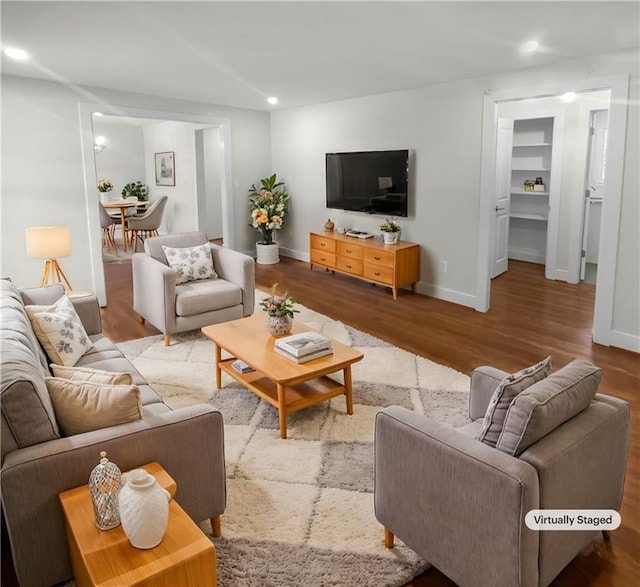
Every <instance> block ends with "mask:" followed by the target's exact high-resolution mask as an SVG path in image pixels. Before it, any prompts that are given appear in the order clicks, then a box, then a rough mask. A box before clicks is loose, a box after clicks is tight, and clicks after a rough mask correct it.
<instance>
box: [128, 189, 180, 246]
mask: <svg viewBox="0 0 640 587" xmlns="http://www.w3.org/2000/svg"><path fill="white" fill-rule="evenodd" d="M168 199H169V198H168V196H161V197H159V198H158V199H157V200H156V201H155V202H153V203H152V204H151V205H150V206H149V208H148V209H147V211H146V212H145V213H144V214H141V215H139V216H131V217H130V218H127V220H126V222H127V226H126V230H127V231H130V234H131V236H130V238H131V248H132V249H133V250H134V251H135V250H136V246H137V240H138V239H140V241H141V242H142V241H144V239H145V238H147V237H149V236H158V227H159V226H160V223H161V222H162V216H163V214H164V209H165V206H166V205H167V200H168Z"/></svg>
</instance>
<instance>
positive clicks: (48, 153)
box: [1, 76, 271, 290]
mask: <svg viewBox="0 0 640 587" xmlns="http://www.w3.org/2000/svg"><path fill="white" fill-rule="evenodd" d="M81 102H82V103H86V102H95V103H103V104H111V105H114V106H117V107H129V108H139V109H151V110H156V111H160V112H177V113H187V114H192V115H202V116H208V117H219V118H226V119H228V120H230V127H231V161H232V178H231V180H232V182H233V183H232V185H233V186H234V189H233V196H234V210H235V224H236V225H235V234H236V248H238V249H240V250H246V251H253V249H254V245H253V243H254V242H255V234H254V231H253V230H251V229H250V228H249V227H248V226H247V224H248V221H247V218H248V205H247V191H248V189H249V186H251V184H252V183H254V182H255V181H256V180H257V179H258V178H260V177H265V176H266V175H267V174H268V173H270V170H271V155H270V117H269V114H268V113H266V112H258V111H252V110H245V109H239V108H229V107H224V106H215V105H210V104H199V103H196V102H189V101H185V100H172V99H165V98H160V97H157V96H146V95H143V94H133V93H127V92H116V91H111V90H105V89H102V88H78V87H74V86H67V85H64V84H60V83H57V82H50V81H42V80H34V79H28V78H21V77H16V76H2V140H3V145H2V146H3V149H2V170H3V176H2V191H3V194H2V208H3V210H2V254H1V258H2V267H1V272H2V275H3V276H8V277H11V279H12V280H13V281H14V282H15V283H16V284H17V285H18V286H20V287H21V286H34V285H37V284H39V283H40V280H41V278H42V268H43V261H39V260H34V259H28V258H27V256H26V250H25V245H24V229H25V228H26V227H28V226H39V225H47V226H56V225H65V226H69V227H70V228H71V241H72V242H71V245H72V250H73V253H72V255H71V256H70V257H66V258H64V259H62V260H61V265H62V268H63V270H64V272H65V273H66V275H67V277H68V278H69V280H70V281H71V283H72V285H73V286H74V289H77V290H86V289H89V290H90V289H93V279H92V273H91V252H90V250H89V246H88V243H89V240H90V238H97V246H100V242H99V238H100V237H99V235H100V231H99V227H97V225H96V227H91V230H90V227H89V221H88V217H89V216H88V212H87V201H86V191H85V185H84V171H83V162H82V150H81V137H80V127H79V108H78V104H79V103H81ZM167 150H173V149H167ZM180 165H181V164H180V162H179V161H178V165H177V170H176V172H177V174H178V177H179V176H180V173H181V167H180ZM236 185H237V187H235V186H236ZM150 187H151V186H150ZM86 189H87V190H91V191H92V190H93V189H94V186H87V188H86ZM95 218H96V222H97V214H95ZM90 234H92V235H93V236H90Z"/></svg>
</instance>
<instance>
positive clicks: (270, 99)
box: [267, 96, 278, 104]
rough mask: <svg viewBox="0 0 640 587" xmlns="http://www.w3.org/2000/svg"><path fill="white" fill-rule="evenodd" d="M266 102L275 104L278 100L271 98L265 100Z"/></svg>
mask: <svg viewBox="0 0 640 587" xmlns="http://www.w3.org/2000/svg"><path fill="white" fill-rule="evenodd" d="M267 102H269V104H277V103H278V98H276V97H275V96H271V97H270V98H267Z"/></svg>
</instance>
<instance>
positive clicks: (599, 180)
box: [580, 110, 609, 281]
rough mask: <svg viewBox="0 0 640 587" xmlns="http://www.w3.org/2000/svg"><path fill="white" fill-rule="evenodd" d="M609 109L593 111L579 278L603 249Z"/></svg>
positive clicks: (582, 277) (596, 259)
mask: <svg viewBox="0 0 640 587" xmlns="http://www.w3.org/2000/svg"><path fill="white" fill-rule="evenodd" d="M608 130H609V111H608V110H595V111H593V112H592V113H591V122H590V128H589V133H590V136H591V138H590V141H589V158H588V160H587V165H588V166H587V174H586V175H587V185H586V188H585V192H584V195H585V206H584V214H583V226H582V253H581V255H582V257H581V259H580V280H581V281H584V279H585V277H586V267H587V263H592V264H597V262H598V253H599V249H600V224H601V221H602V199H603V198H604V179H605V173H606V169H607V134H608Z"/></svg>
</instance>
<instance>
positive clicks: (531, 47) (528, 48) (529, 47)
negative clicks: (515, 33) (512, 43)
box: [520, 41, 539, 53]
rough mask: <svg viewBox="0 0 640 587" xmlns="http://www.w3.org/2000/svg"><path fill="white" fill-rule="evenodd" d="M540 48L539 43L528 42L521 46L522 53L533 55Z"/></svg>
mask: <svg viewBox="0 0 640 587" xmlns="http://www.w3.org/2000/svg"><path fill="white" fill-rule="evenodd" d="M538 46H539V44H538V41H527V42H526V43H522V45H520V52H521V53H533V52H534V51H535V50H536V49H537V48H538Z"/></svg>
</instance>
